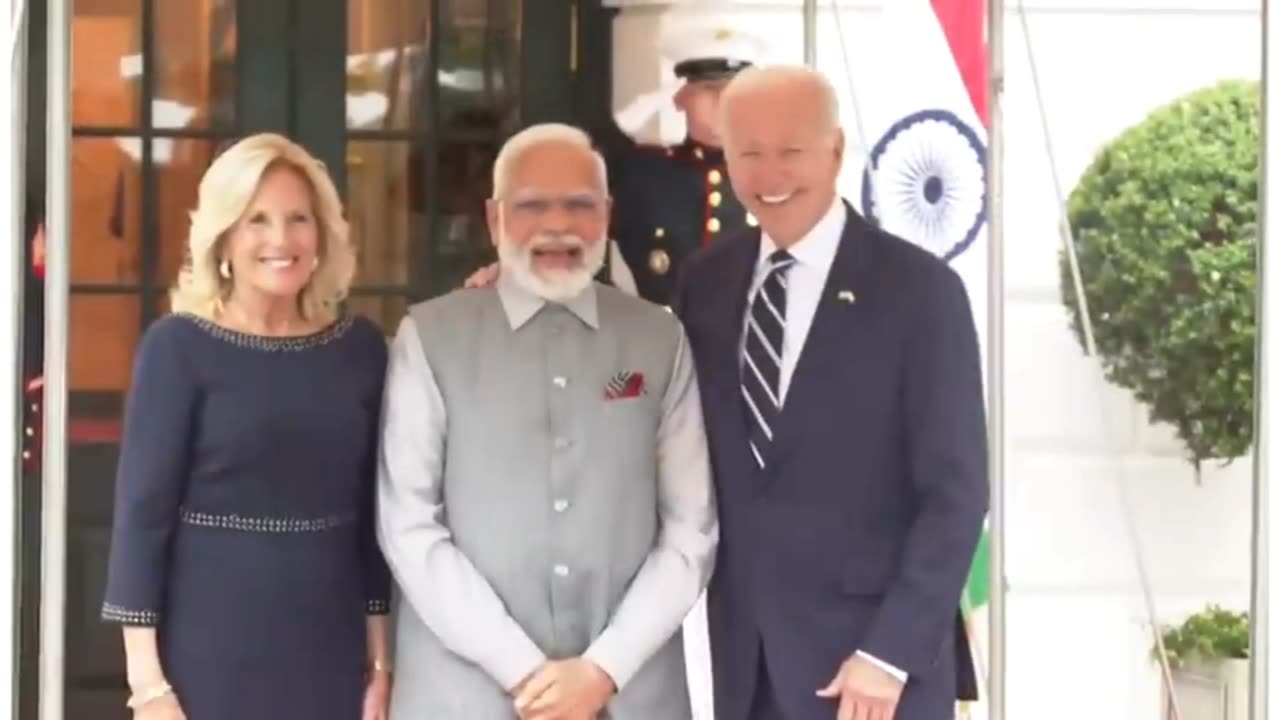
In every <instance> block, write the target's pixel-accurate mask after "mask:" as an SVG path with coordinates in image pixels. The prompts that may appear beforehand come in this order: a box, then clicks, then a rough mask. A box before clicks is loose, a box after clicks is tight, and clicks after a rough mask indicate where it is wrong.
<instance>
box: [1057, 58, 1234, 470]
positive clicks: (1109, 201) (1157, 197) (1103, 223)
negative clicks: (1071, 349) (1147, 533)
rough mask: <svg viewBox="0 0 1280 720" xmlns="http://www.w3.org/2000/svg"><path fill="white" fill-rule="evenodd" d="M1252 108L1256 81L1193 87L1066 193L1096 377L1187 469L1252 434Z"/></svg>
mask: <svg viewBox="0 0 1280 720" xmlns="http://www.w3.org/2000/svg"><path fill="white" fill-rule="evenodd" d="M1259 120H1260V107H1259V95H1258V85H1257V83H1255V82H1244V81H1240V82H1236V81H1231V82H1223V83H1221V84H1219V85H1216V86H1214V87H1211V88H1208V89H1204V90H1200V91H1197V92H1193V93H1191V94H1189V95H1186V96H1185V97H1182V98H1179V99H1177V100H1175V101H1174V102H1172V103H1170V104H1168V105H1166V106H1164V107H1161V108H1159V109H1157V110H1155V111H1154V112H1152V113H1151V114H1150V115H1149V116H1148V117H1147V118H1146V119H1145V120H1144V121H1143V122H1141V123H1139V124H1138V125H1136V126H1134V127H1132V128H1130V129H1129V130H1127V131H1125V132H1124V133H1122V134H1121V135H1120V136H1119V137H1117V138H1116V139H1115V140H1113V141H1111V142H1110V143H1108V144H1107V145H1106V146H1105V147H1103V148H1102V151H1101V152H1100V153H1098V155H1097V157H1096V158H1095V159H1094V161H1093V163H1092V164H1091V165H1090V166H1089V167H1088V169H1087V170H1085V172H1084V175H1083V176H1082V177H1081V178H1080V181H1079V183H1078V184H1077V185H1076V187H1075V188H1074V190H1073V191H1072V192H1071V196H1070V198H1069V201H1068V209H1067V219H1068V222H1069V223H1070V227H1071V229H1072V231H1073V236H1074V239H1075V248H1076V254H1077V257H1078V259H1079V270H1080V275H1081V280H1082V285H1083V288H1084V295H1085V298H1086V300H1087V301H1088V311H1089V315H1090V318H1091V319H1092V321H1093V322H1092V325H1093V330H1094V335H1095V339H1096V343H1097V350H1098V355H1099V360H1100V361H1101V363H1102V366H1103V370H1104V372H1105V373H1106V377H1107V379H1108V380H1109V381H1111V382H1113V383H1115V384H1117V385H1120V386H1121V387H1124V388H1128V389H1129V390H1131V391H1132V392H1133V393H1134V395H1135V396H1136V397H1137V398H1138V400H1140V401H1142V402H1143V403H1144V404H1146V406H1147V407H1148V408H1149V411H1150V417H1151V420H1152V421H1160V422H1167V423H1170V424H1172V425H1173V427H1174V428H1175V429H1176V431H1177V434H1178V437H1179V438H1180V439H1181V441H1182V442H1183V444H1184V445H1185V447H1186V450H1187V456H1188V459H1189V460H1190V461H1191V462H1192V463H1193V464H1194V465H1195V467H1196V468H1197V470H1198V469H1199V467H1200V465H1201V463H1202V462H1203V461H1205V460H1207V459H1219V460H1224V461H1229V460H1231V459H1234V458H1237V457H1239V456H1241V455H1243V454H1245V453H1246V452H1247V451H1248V449H1249V447H1250V444H1251V441H1252V434H1253V361H1254V274H1255V273H1254V262H1255V258H1254V253H1255V250H1254V249H1255V245H1256V228H1257V214H1258V208H1257V195H1258V148H1259V135H1258V126H1259ZM1060 265H1061V285H1062V295H1063V301H1064V302H1065V304H1066V307H1067V311H1068V313H1069V314H1070V317H1071V323H1072V327H1073V329H1074V331H1075V334H1076V337H1077V339H1079V340H1080V342H1081V344H1082V345H1083V344H1084V334H1083V325H1082V323H1081V317H1080V312H1079V307H1078V306H1077V303H1076V290H1075V283H1074V281H1073V276H1072V272H1071V266H1070V263H1069V257H1068V256H1067V255H1066V254H1065V253H1063V254H1062V257H1061V263H1060Z"/></svg>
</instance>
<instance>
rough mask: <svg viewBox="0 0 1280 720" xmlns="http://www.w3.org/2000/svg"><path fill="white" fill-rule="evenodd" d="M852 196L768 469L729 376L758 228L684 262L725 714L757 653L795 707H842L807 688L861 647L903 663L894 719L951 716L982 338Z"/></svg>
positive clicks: (723, 719)
mask: <svg viewBox="0 0 1280 720" xmlns="http://www.w3.org/2000/svg"><path fill="white" fill-rule="evenodd" d="M847 210H848V219H847V221H846V224H845V228H844V232H843V236H842V238H841V240H840V244H839V249H838V250H837V252H836V256H835V261H834V263H833V264H832V267H831V271H830V275H829V277H828V279H827V284H826V287H825V289H824V290H823V294H822V298H821V300H820V301H819V304H818V309H817V313H816V315H815V316H814V320H813V325H812V327H811V328H810V331H809V335H808V339H807V341H806V344H805V346H804V349H803V351H802V352H801V354H800V358H799V361H798V364H797V366H796V370H795V374H794V377H793V379H792V381H791V385H790V389H789V391H788V395H787V399H786V401H785V406H784V407H783V409H782V412H781V415H780V417H779V419H778V420H777V421H776V423H775V427H774V440H773V443H772V445H771V447H770V450H769V453H768V457H767V469H766V470H763V471H762V470H759V469H758V467H757V466H756V464H755V463H754V461H753V459H752V456H751V453H750V450H749V449H748V445H747V424H746V416H745V414H744V413H745V411H744V404H743V401H742V394H741V391H740V389H739V385H738V382H739V372H740V370H739V367H740V366H739V356H740V350H739V348H740V339H741V333H742V328H743V319H744V315H745V312H746V300H747V293H748V290H749V285H750V282H751V278H752V274H753V271H754V268H755V264H756V260H757V256H758V253H759V247H760V233H759V231H758V230H749V231H746V232H743V233H740V234H738V235H736V236H726V237H725V238H723V239H722V240H720V241H717V242H716V243H713V244H712V245H710V246H708V247H706V248H704V249H702V250H700V251H698V252H697V253H695V254H694V255H693V256H691V257H690V259H689V261H688V263H687V265H686V267H685V269H684V272H683V273H681V276H680V283H679V286H678V288H677V294H676V305H675V311H676V312H677V313H678V314H679V316H680V318H681V320H682V321H683V322H684V324H685V327H686V330H687V332H688V334H689V338H690V342H691V344H692V349H693V355H694V359H695V361H696V364H697V370H698V378H699V383H700V385H701V389H702V398H703V403H704V413H705V418H706V424H707V435H708V440H709V443H710V448H711V453H712V462H713V467H714V470H715V480H716V489H717V495H718V502H719V511H720V524H721V526H720V527H721V542H720V545H719V550H718V555H717V562H716V571H715V575H714V577H713V578H712V581H711V584H710V587H709V589H708V595H707V612H708V625H709V631H710V640H711V653H712V671H713V674H714V684H715V703H716V711H717V712H716V716H717V718H718V720H743V718H745V717H746V715H747V712H748V709H749V706H750V703H751V700H752V695H753V693H754V691H755V683H756V680H757V677H756V676H757V669H758V667H759V660H760V655H759V653H761V652H763V653H764V658H765V661H766V664H767V666H768V675H769V678H770V680H771V682H772V687H773V691H774V694H775V696H776V698H777V701H778V704H779V705H780V707H781V709H782V710H783V711H784V712H785V713H786V717H787V718H788V720H831V719H832V718H833V717H834V712H835V707H836V706H835V704H834V703H833V702H832V701H830V700H826V699H823V698H819V697H817V696H816V695H815V693H816V691H817V690H818V689H819V688H821V687H824V686H825V685H826V684H827V683H828V682H829V681H830V680H831V678H832V677H833V676H834V675H835V673H836V671H837V669H838V668H839V666H840V663H841V662H842V661H844V660H845V659H846V658H847V657H849V656H850V655H851V654H853V653H854V652H855V651H857V650H862V651H864V652H866V653H869V654H871V655H874V656H875V657H877V658H879V659H881V660H883V661H885V662H888V663H890V664H892V665H894V666H896V667H898V668H901V669H902V670H904V671H906V672H907V673H908V674H909V676H910V679H909V681H908V683H907V687H906V689H905V691H904V693H903V697H902V701H901V703H900V704H899V708H898V712H897V714H896V716H895V717H896V720H943V719H944V718H945V719H948V720H949V718H951V717H952V716H953V713H954V703H955V698H956V672H957V671H956V662H957V651H958V650H963V651H964V652H965V653H966V657H967V650H968V649H967V645H966V644H964V643H963V636H961V637H959V638H958V637H957V636H956V615H957V608H958V606H959V601H960V594H961V591H962V589H963V586H964V582H965V578H966V575H967V573H968V570H969V567H970V563H971V561H972V558H973V552H974V548H975V547H976V544H977V540H978V536H979V534H980V532H981V529H982V523H983V518H984V517H985V515H986V511H987V494H988V493H987V461H986V448H987V446H986V427H985V413H984V403H983V390H982V372H981V359H980V355H979V351H978V341H977V335H976V332H975V329H974V321H973V317H972V314H971V311H970V309H969V301H968V296H967V295H966V292H965V288H964V286H963V284H962V282H961V280H960V278H959V276H958V275H957V274H956V273H955V272H954V271H953V270H952V269H951V268H950V267H949V266H947V265H946V264H945V263H944V262H943V261H941V260H939V259H938V258H936V257H935V256H933V255H932V254H930V253H928V252H927V251H925V250H923V249H921V248H919V247H917V246H915V245H912V244H910V243H908V242H906V241H904V240H901V239H899V238H896V237H894V236H892V235H889V234H887V233H884V232H882V231H880V230H878V229H877V228H875V227H874V226H872V225H871V224H869V223H868V222H867V221H866V220H864V219H863V218H861V217H860V216H858V215H857V214H856V213H855V212H854V211H853V209H852V208H847ZM845 291H848V292H845ZM850 294H852V298H853V302H848V299H849V298H850Z"/></svg>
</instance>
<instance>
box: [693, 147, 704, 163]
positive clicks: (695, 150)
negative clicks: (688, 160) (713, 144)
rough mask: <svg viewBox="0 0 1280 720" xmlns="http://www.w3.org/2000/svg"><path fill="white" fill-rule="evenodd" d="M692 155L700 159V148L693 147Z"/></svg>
mask: <svg viewBox="0 0 1280 720" xmlns="http://www.w3.org/2000/svg"><path fill="white" fill-rule="evenodd" d="M693 156H694V157H696V158H698V159H699V160H701V159H702V148H694V149H693Z"/></svg>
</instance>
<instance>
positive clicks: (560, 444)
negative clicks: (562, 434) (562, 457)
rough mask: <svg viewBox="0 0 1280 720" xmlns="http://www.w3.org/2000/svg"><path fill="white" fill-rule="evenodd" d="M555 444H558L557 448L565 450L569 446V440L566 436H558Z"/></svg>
mask: <svg viewBox="0 0 1280 720" xmlns="http://www.w3.org/2000/svg"><path fill="white" fill-rule="evenodd" d="M553 444H554V445H555V446H556V449H557V450H563V449H565V448H567V447H569V441H568V440H567V439H565V438H556V439H555V442H554V443H553Z"/></svg>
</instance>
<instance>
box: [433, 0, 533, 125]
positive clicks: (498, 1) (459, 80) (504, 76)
mask: <svg viewBox="0 0 1280 720" xmlns="http://www.w3.org/2000/svg"><path fill="white" fill-rule="evenodd" d="M522 5H523V3H522V2H520V0H457V1H456V2H453V3H451V4H450V6H449V7H450V10H451V12H450V13H449V14H448V17H447V18H445V24H444V26H443V27H442V28H441V31H440V71H439V73H438V75H439V78H440V105H441V107H442V110H443V113H442V114H443V118H442V121H443V123H442V124H443V125H444V127H446V128H448V127H450V126H451V125H453V124H454V123H453V122H451V120H452V118H454V117H455V116H456V115H457V114H459V113H464V112H465V111H466V110H468V109H474V108H483V109H485V110H487V111H488V112H489V113H490V114H491V115H492V117H493V118H494V119H495V121H496V123H497V125H499V126H502V127H507V128H511V127H514V126H515V124H516V123H517V122H518V117H519V98H520V87H519V83H520V24H521V15H520V13H521V6H522Z"/></svg>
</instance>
